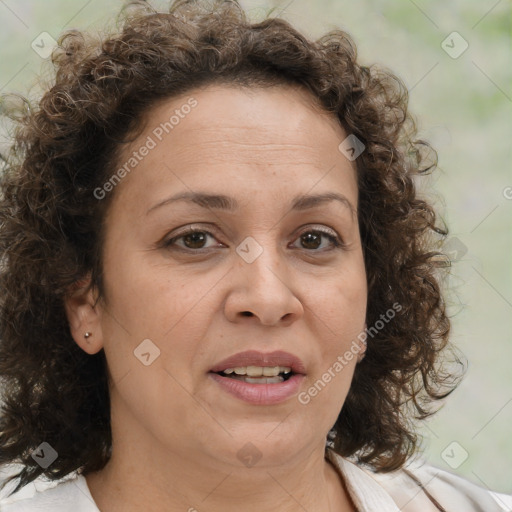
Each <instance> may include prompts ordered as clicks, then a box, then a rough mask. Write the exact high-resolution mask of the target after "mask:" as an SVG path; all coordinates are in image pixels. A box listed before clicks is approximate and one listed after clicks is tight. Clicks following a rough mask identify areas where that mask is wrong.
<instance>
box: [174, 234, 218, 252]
mask: <svg viewBox="0 0 512 512" xmlns="http://www.w3.org/2000/svg"><path fill="white" fill-rule="evenodd" d="M209 238H210V239H212V240H215V237H214V236H213V235H212V234H211V233H210V232H208V231H204V230H198V229H191V230H189V231H187V232H185V233H183V234H181V235H179V236H175V237H173V238H170V239H169V240H167V241H166V242H165V243H164V246H165V247H166V248H169V249H173V248H175V249H182V250H187V249H189V250H191V251H194V250H200V249H210V248H212V247H214V246H213V245H211V244H210V245H209V246H208V245H207V244H208V241H209Z"/></svg>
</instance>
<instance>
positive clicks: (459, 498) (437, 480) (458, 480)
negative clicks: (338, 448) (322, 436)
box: [330, 452, 512, 512]
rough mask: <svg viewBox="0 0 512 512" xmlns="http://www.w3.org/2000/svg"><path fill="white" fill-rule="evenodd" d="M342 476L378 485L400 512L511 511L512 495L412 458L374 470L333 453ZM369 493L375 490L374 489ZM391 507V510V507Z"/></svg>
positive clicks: (355, 483) (331, 458)
mask: <svg viewBox="0 0 512 512" xmlns="http://www.w3.org/2000/svg"><path fill="white" fill-rule="evenodd" d="M332 453H333V455H332V456H331V457H330V460H333V458H336V460H337V461H338V463H339V468H340V469H341V470H342V473H343V476H344V478H345V479H347V477H348V479H349V480H352V487H353V488H354V487H356V488H357V484H358V482H363V481H364V483H365V485H366V486H367V487H368V486H369V485H370V484H369V480H367V478H368V477H369V478H370V479H371V482H372V484H371V485H377V486H378V487H379V491H380V490H383V491H384V492H385V494H386V495H388V496H389V497H390V498H391V499H392V501H393V502H394V504H396V506H397V510H400V511H401V512H430V511H432V512H439V510H441V511H442V510H447V511H449V510H463V511H464V512H510V511H512V496H508V495H504V494H498V493H493V492H491V491H489V490H488V489H484V488H482V487H480V486H478V485H476V484H474V483H472V482H470V481H469V480H466V479H464V478H462V477H460V476H457V475H454V474H452V473H449V472H447V471H444V470H442V469H439V468H436V467H435V466H432V465H430V464H427V463H425V462H423V461H415V462H413V463H410V464H408V465H407V466H406V467H405V468H402V469H400V470H398V471H393V472H391V473H374V472H371V471H368V470H367V469H364V468H362V467H361V466H359V465H356V464H354V463H353V462H350V461H348V460H347V459H344V458H343V457H341V456H340V455H337V454H334V452H332ZM347 484H348V485H350V482H347ZM370 492H377V491H376V490H375V489H373V490H370ZM390 510H391V509H390Z"/></svg>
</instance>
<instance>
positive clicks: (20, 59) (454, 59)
mask: <svg viewBox="0 0 512 512" xmlns="http://www.w3.org/2000/svg"><path fill="white" fill-rule="evenodd" d="M241 3H242V5H243V6H244V7H245V8H246V10H247V11H248V12H249V14H250V16H251V17H254V18H255V19H260V18H261V17H262V16H263V15H264V14H265V13H266V12H267V11H268V10H269V9H271V8H275V11H274V13H273V15H277V16H281V17H284V18H285V19H287V20H288V21H290V22H291V23H292V24H294V25H295V26H296V27H297V28H299V29H300V30H302V31H303V32H305V33H306V34H307V35H309V37H311V38H316V37H320V36H321V35H322V34H323V33H325V32H326V31H329V30H332V29H335V28H342V29H343V30H346V31H348V32H349V33H350V34H351V35H352V37H353V38H354V39H355V42H356V44H357V46H358V51H359V58H360V62H361V63H363V64H366V65H369V64H373V63H377V64H380V65H382V66H384V67H387V68H390V69H391V70H392V71H393V72H395V74H397V75H398V76H399V77H400V78H402V79H403V80H404V82H405V84H406V86H407V87H408V89H409V91H410V110H411V111H412V113H413V114H414V115H415V118H416V119H417V122H418V126H419V129H420V136H421V137H423V138H426V139H427V140H429V141H430V142H431V143H432V144H433V145H434V147H435V148H436V149H437V151H438V154H439V168H438V170H437V171H436V172H435V173H434V175H433V177H432V178H431V179H429V180H428V185H429V186H430V185H433V186H434V187H435V190H434V191H432V190H430V191H429V192H428V194H429V197H430V198H431V199H435V200H436V202H437V205H438V208H439V211H440V213H441V215H442V217H443V218H444V219H445V220H446V221H447V223H448V226H449V228H450V231H451V232H450V241H449V242H448V248H449V249H450V252H451V256H452V258H454V259H455V260H457V261H456V263H455V264H454V266H453V269H452V273H451V275H450V278H449V281H448V284H449V285H450V292H449V294H448V300H449V303H450V312H451V314H452V315H453V318H452V321H453V334H452V340H453V341H454V342H455V343H456V344H457V345H458V347H459V348H460V349H461V351H462V352H463V353H464V354H465V356H466V358H467V359H468V360H469V368H468V371H467V375H466V378H465V380H464V381H463V384H461V386H460V387H459V388H458V390H457V391H456V392H455V393H454V394H453V395H452V396H451V397H450V398H449V399H448V401H447V403H446V406H445V407H444V408H443V409H442V410H441V411H440V412H439V413H438V414H437V415H436V416H435V417H434V418H433V419H431V420H430V421H428V423H427V424H425V425H424V427H423V428H422V430H421V433H422V434H423V435H424V438H425V440H424V450H425V457H426V458H427V459H428V460H429V461H430V462H431V463H433V464H435V465H437V466H438V467H441V468H443V469H446V470H449V471H452V472H455V473H458V474H460V475H463V476H465V477H466V478H469V479H470V480H472V481H474V482H475V483H477V484H479V485H481V486H484V487H489V488H491V489H493V490H496V491H501V492H508V493H512V432H511V431H512V428H511V425H512V371H511V361H512V343H511V331H512V271H511V268H512V267H511V261H512V258H511V255H512V221H511V219H512V157H511V151H512V150H511V147H512V86H511V85H512V81H511V77H512V48H511V33H512V30H511V24H512V4H511V2H510V1H505V0H501V1H497V0H484V1H479V2H477V1H463V0H451V1H450V2H446V1H445V0H430V1H422V0H415V1H413V0H403V1H398V0H394V1H392V0H360V1H359V2H353V1H349V0H319V1H318V0H317V1H315V2H313V1H311V0H291V1H290V0H285V1H277V0H276V1H271V2H263V1H261V0H254V1H248V0H246V1H242V2H241ZM121 5H122V2H121V1H120V0H116V1H111V2H105V1H102V0H88V1H87V0H78V1H75V0H73V1H70V0H44V1H43V0H38V1H36V0H32V1H29V0H1V1H0V20H1V26H2V30H1V31H0V62H1V66H0V93H6V92H19V93H21V94H23V95H26V96H29V97H31V98H36V97H37V96H38V91H39V89H38V80H40V79H38V78H37V77H38V75H40V73H41V72H43V77H45V78H47V77H48V76H49V72H50V70H51V67H50V64H49V63H48V60H47V59H45V57H46V55H45V52H46V51H47V50H48V48H49V45H50V44H51V38H53V39H58V36H59V34H60V33H61V31H62V30H66V29H70V28H79V29H90V30H94V31H101V30H102V29H103V28H104V27H105V23H107V22H108V23H109V24H110V25H113V21H112V20H113V18H114V17H115V15H116V14H117V13H118V11H119V9H120V7H121ZM152 5H154V6H156V7H157V8H159V9H162V10H165V7H166V5H167V2H162V1H154V2H152ZM42 33H46V34H42ZM41 34H42V35H41Z"/></svg>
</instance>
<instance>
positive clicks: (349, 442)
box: [0, 0, 458, 492]
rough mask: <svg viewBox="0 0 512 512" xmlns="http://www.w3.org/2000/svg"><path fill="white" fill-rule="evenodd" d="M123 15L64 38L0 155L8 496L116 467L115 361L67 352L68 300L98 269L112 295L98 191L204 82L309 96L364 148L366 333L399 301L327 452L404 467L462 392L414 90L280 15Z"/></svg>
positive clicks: (97, 280) (224, 7)
mask: <svg viewBox="0 0 512 512" xmlns="http://www.w3.org/2000/svg"><path fill="white" fill-rule="evenodd" d="M123 20H124V22H123V25H122V27H121V29H120V30H118V32H117V33H114V34H109V35H108V36H104V37H103V38H98V39H94V38H92V37H90V36H89V35H88V34H84V33H81V32H79V31H76V30H73V31H68V32H66V33H64V34H63V35H62V36H61V37H60V40H59V46H58V47H57V48H56V49H55V50H54V52H53V55H52V61H53V64H54V66H55V68H56V73H55V80H54V83H52V86H51V87H49V89H48V90H47V91H46V93H45V94H44V95H43V97H42V98H41V100H40V102H39V104H38V105H37V106H32V107H31V108H29V109H26V110H25V111H24V113H23V114H18V116H17V119H16V122H17V128H16V131H15V134H14V138H13V142H12V146H11V151H10V153H9V155H6V158H5V160H6V162H7V163H6V165H5V169H4V172H3V176H2V198H1V204H0V223H1V231H0V251H1V268H0V287H1V290H2V293H1V298H0V340H1V342H0V377H1V380H2V401H3V403H2V408H1V417H0V464H8V463H21V464H22V466H23V468H22V469H21V471H20V473H18V474H17V475H15V476H13V477H11V479H10V480H12V479H13V478H19V483H18V486H17V487H16V488H15V490H14V492H16V491H17V490H19V489H20V488H22V487H23V486H24V485H26V484H27V483H29V482H31V481H33V480H34V479H35V478H37V477H38V476H39V475H41V474H44V475H45V476H46V477H48V478H50V479H52V480H55V479H60V478H62V477H64V476H66V475H68V474H69V473H71V472H72V471H75V470H78V471H79V472H81V473H82V474H84V475H86V474H88V473H90V472H92V471H96V470H99V469H101V468H102V467H104V466H105V464H106V463H107V462H108V460H109V457H110V454H111V443H112V436H111V430H110V403H109V382H108V372H107V364H106V359H105V355H104V352H103V351H100V352H99V353H97V354H95V355H88V354H86V353H85V352H84V351H83V350H82V349H80V348H79V347H78V345H77V344H76V343H75V342H74V341H73V339H72V337H71V334H70V330H69V325H68V321H67V318H66V315H65V310H64V306H63V300H64V297H66V296H67V294H69V293H70V290H71V289H72V287H73V286H74V285H76V284H77V283H78V282H80V281H81V280H83V279H84V278H85V277H87V276H88V275H91V276H92V283H91V286H95V287H97V288H98V290H99V291H100V293H103V287H102V261H101V254H102V251H101V249H102V243H103V239H102V237H103V228H102V225H103V224H102V220H103V219H104V218H105V213H106V211H107V209H108V206H109V204H110V202H111V199H112V196H113V193H111V194H109V195H108V196H107V197H106V198H105V199H104V200H102V201H99V200H98V199H97V198H96V196H95V194H94V190H95V189H97V187H101V185H102V184H104V183H105V181H106V180H107V179H108V178H109V177H110V176H111V175H112V172H113V170H114V169H115V168H116V163H117V156H118V152H119V149H120V148H121V147H122V144H123V143H125V142H127V141H129V140H133V138H134V137H135V136H136V135H137V133H140V130H141V125H142V124H143V122H142V120H143V115H144V113H145V112H147V111H148V109H149V108H150V107H152V106H153V105H155V104H156V103H157V102H158V101H159V100H162V99H165V98H171V97H173V96H176V95H179V94H181V93H184V92H187V91H190V90H191V89H193V88H196V87H200V86H205V85H209V84H211V83H227V84H234V85H237V86H240V87H271V86H275V85H281V84H293V85H301V86H302V87H305V88H306V89H307V90H309V91H310V92H311V93H312V94H313V95H314V96H315V97H316V98H318V100H319V101H320V103H321V105H322V106H323V108H324V109H325V111H327V112H331V113H333V114H335V115H336V116H337V118H338V119H339V122H340V123H341V125H342V126H343V128H344V129H345V131H346V132H347V133H349V134H354V135H356V136H357V138H358V139H359V140H360V141H362V142H363V143H364V145H365V150H364V152H363V153H362V154H361V155H360V156H359V157H358V158H357V160H356V165H357V177H358V186H359V205H360V206H359V211H358V216H359V227H360V233H361V239H362V243H363V250H364V260H365V267H366V274H367V281H368V308H367V317H366V320H367V324H368V325H374V324H375V322H377V321H378V320H379V318H380V315H381V313H382V312H383V311H386V310H388V309H389V308H390V307H391V305H392V304H395V303H398V304H400V305H401V306H402V310H401V312H400V314H397V315H396V316H395V317H394V319H393V321H392V322H387V323H386V324H385V325H384V327H383V328H382V329H380V330H379V331H378V332H377V333H375V335H373V336H372V337H371V338H369V339H368V349H367V353H366V357H365V359H364V360H363V362H362V363H361V364H359V365H358V366H357V368H356V370H355V374H354V378H353V382H352V385H351V388H350V392H349V394H348V397H347V399H346V401H345V403H344V405H343V408H342V410H341V413H340V415H339V417H338V419H337V421H336V423H335V425H334V430H335V431H336V433H335V436H334V439H333V440H332V446H333V449H334V450H335V451H336V452H337V453H338V454H340V455H342V456H344V457H349V456H353V457H354V458H355V459H356V460H358V461H359V462H360V463H364V464H367V465H369V467H371V468H372V469H373V470H375V471H391V470H394V469H397V468H399V467H401V466H402V465H403V464H404V463H405V461H406V460H407V459H408V458H409V457H410V456H411V455H412V454H413V453H414V452H415V450H416V449H417V446H418V442H419V436H418V434H417V433H416V432H415V428H414V420H415V419H423V418H425V417H427V416H429V415H430V414H432V413H433V412H434V403H435V401H436V400H437V399H440V398H444V397H445V396H446V395H447V394H449V393H450V392H451V391H452V390H453V389H454V388H455V386H456V385H457V382H458V377H457V376H456V374H455V373H454V372H445V371H443V369H442V367H441V366H440V362H441V352H443V354H444V353H445V352H446V350H445V349H446V348H447V346H448V334H449V329H450V322H449V319H448V317H447V314H446V311H445V303H444V301H443V297H442V293H441V285H440V276H439V275H438V272H437V267H439V261H438V258H439V255H440V254H441V253H440V252H439V249H440V247H441V246H440V245H439V243H440V241H442V240H443V239H444V238H445V237H446V234H447V230H446V227H443V228H440V227H438V226H437V221H436V214H435V212H434V209H433V206H432V205H431V204H430V203H429V202H428V201H426V200H425V199H421V198H420V197H419V194H418V192H417V188H416V186H415V180H416V179H417V178H419V177H420V176H421V175H423V174H425V173H427V172H429V171H431V170H432V169H434V168H435V166H436V157H435V152H434V151H433V150H432V148H430V146H429V144H428V143H426V142H424V141H419V140H416V133H417V131H416V127H415V123H414V120H413V118H412V117H411V115H410V114H409V113H408V110H407V105H408V94H407V89H406V87H405V86H404V84H403V83H402V81H401V80H400V79H399V78H397V77H396V76H395V75H394V74H392V73H391V72H389V71H387V70H385V69H382V68H379V67H376V66H369V67H366V66H362V65H359V64H358V63H357V59H356V48H355V45H354V43H353V42H352V39H351V37H350V36H349V35H348V34H347V33H346V32H344V31H341V30H335V31H332V32H329V33H328V34H326V35H325V36H323V37H321V38H320V39H318V40H316V41H311V40H308V39H307V38H306V37H305V36H304V35H302V34H300V33H299V32H298V31H297V30H295V29H294V28H293V27H292V26H291V25H290V24H289V23H288V22H286V21H285V20H283V19H279V18H266V19H264V20H263V21H260V22H258V23H251V22H249V21H248V19H247V17H246V14H245V13H244V12H243V10H242V9H241V8H240V6H239V5H238V4H237V3H236V2H232V1H216V2H213V3H206V2H200V1H198V2H194V1H192V2H190V1H184V0H179V1H176V2H174V3H173V4H172V6H171V8H170V10H169V13H159V12H155V11H154V10H152V8H151V7H149V6H148V5H147V4H146V3H145V2H138V3H137V2H136V3H135V9H133V10H130V11H129V12H128V11H126V12H125V15H124V18H123ZM432 155H434V158H431V156H432ZM436 244H437V245H436ZM334 430H333V432H334ZM42 439H44V440H45V441H47V442H49V443H50V444H51V446H52V447H53V448H54V449H55V450H56V451H57V453H58V454H59V456H58V458H57V459H56V460H55V462H54V463H53V464H51V466H49V467H48V468H46V469H44V468H42V467H41V466H40V465H39V464H37V463H36V461H35V460H34V459H33V458H32V456H31V454H32V452H33V451H34V450H35V449H36V448H37V447H38V445H39V444H40V442H41V440H42ZM10 480H9V481H10Z"/></svg>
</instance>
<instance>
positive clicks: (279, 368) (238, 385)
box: [208, 350, 306, 405]
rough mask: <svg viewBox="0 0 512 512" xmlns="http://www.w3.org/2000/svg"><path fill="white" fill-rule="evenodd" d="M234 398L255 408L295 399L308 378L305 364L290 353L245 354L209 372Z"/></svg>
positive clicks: (230, 358) (251, 352) (228, 360)
mask: <svg viewBox="0 0 512 512" xmlns="http://www.w3.org/2000/svg"><path fill="white" fill-rule="evenodd" d="M208 373H209V375H210V376H211V378H212V379H213V380H214V381H215V382H216V383H217V385H219V386H220V389H222V390H223V391H226V392H227V393H229V394H230V395H232V396H235V397H236V398H238V399H240V400H243V401H245V402H248V403H250V404H253V405H274V404H279V403H282V402H285V401H287V400H289V399H290V398H291V397H293V396H295V395H296V394H297V393H298V391H299V388H300V386H301V384H302V382H303V380H304V378H305V376H306V368H305V366H304V363H303V362H302V361H301V360H300V359H299V358H298V357H297V356H294V355H293V354H290V353H288V352H282V351H277V352H271V353H266V354H265V353H262V352H258V351H255V350H250V351H247V352H241V353H239V354H235V355H234V356H231V357H228V358H227V359H224V360H223V361H221V362H219V363H218V364H216V365H215V366H214V367H213V368H211V370H210V371H209V372H208Z"/></svg>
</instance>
